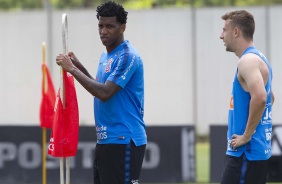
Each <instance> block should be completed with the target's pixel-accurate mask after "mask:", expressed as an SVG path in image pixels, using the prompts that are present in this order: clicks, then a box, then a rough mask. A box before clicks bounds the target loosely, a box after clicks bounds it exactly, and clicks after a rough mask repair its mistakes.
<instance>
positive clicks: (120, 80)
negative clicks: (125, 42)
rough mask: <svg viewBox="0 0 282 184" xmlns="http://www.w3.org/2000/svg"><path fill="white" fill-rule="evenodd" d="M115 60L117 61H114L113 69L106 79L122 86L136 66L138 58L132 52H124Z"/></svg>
mask: <svg viewBox="0 0 282 184" xmlns="http://www.w3.org/2000/svg"><path fill="white" fill-rule="evenodd" d="M117 60H118V61H117V62H115V63H116V64H115V66H114V69H113V70H112V73H111V74H110V75H109V77H108V79H107V80H109V81H112V82H114V83H115V84H117V85H119V86H120V87H121V88H124V86H125V85H126V84H127V82H128V81H129V80H130V78H131V77H132V75H133V74H134V72H135V70H136V69H137V68H138V58H137V57H136V56H135V55H134V54H130V53H124V54H122V55H120V57H119V58H118V59H117Z"/></svg>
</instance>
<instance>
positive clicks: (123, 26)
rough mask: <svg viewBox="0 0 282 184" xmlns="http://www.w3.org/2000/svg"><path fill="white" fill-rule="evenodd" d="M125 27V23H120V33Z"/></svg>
mask: <svg viewBox="0 0 282 184" xmlns="http://www.w3.org/2000/svg"><path fill="white" fill-rule="evenodd" d="M125 29H126V24H121V26H120V30H121V33H123V32H124V31H125Z"/></svg>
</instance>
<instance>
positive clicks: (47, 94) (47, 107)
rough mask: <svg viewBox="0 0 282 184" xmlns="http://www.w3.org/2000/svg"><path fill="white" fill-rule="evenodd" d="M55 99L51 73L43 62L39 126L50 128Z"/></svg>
mask: <svg viewBox="0 0 282 184" xmlns="http://www.w3.org/2000/svg"><path fill="white" fill-rule="evenodd" d="M45 82H47V83H45ZM45 89H46V90H45ZM55 100H56V93H55V89H54V85H53V82H52V79H51V75H50V72H49V69H48V67H47V65H46V64H45V63H43V64H42V100H41V104H40V126H41V127H42V128H52V124H53V117H54V105H55Z"/></svg>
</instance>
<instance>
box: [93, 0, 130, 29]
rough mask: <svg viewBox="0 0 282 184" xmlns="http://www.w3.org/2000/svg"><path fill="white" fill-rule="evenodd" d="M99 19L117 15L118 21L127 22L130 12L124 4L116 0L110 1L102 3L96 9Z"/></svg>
mask: <svg viewBox="0 0 282 184" xmlns="http://www.w3.org/2000/svg"><path fill="white" fill-rule="evenodd" d="M96 12H97V15H96V17H97V19H98V20H99V17H100V16H101V17H114V16H116V18H117V21H118V22H119V23H121V24H126V20H127V14H128V12H127V11H125V10H124V8H123V7H122V5H119V4H117V3H115V2H114V1H109V2H106V3H104V4H101V5H100V6H98V7H97V9H96Z"/></svg>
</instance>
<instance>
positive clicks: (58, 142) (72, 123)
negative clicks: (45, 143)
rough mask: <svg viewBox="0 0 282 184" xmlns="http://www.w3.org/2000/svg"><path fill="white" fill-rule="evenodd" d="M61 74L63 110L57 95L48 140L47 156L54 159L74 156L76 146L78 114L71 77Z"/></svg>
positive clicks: (65, 73) (64, 73) (58, 94)
mask: <svg viewBox="0 0 282 184" xmlns="http://www.w3.org/2000/svg"><path fill="white" fill-rule="evenodd" d="M62 72H63V80H64V81H63V84H64V89H65V108H64V107H63V102H62V99H61V96H60V90H61V89H59V91H58V93H57V98H56V104H55V108H54V111H55V114H54V121H53V128H52V133H51V138H50V145H49V148H48V154H49V155H51V156H54V157H69V156H75V155H76V151H77V144H78V128H79V114H78V103H77V97H76V91H75V86H74V78H73V76H72V75H71V74H70V73H68V72H65V71H64V70H63V71H62Z"/></svg>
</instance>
